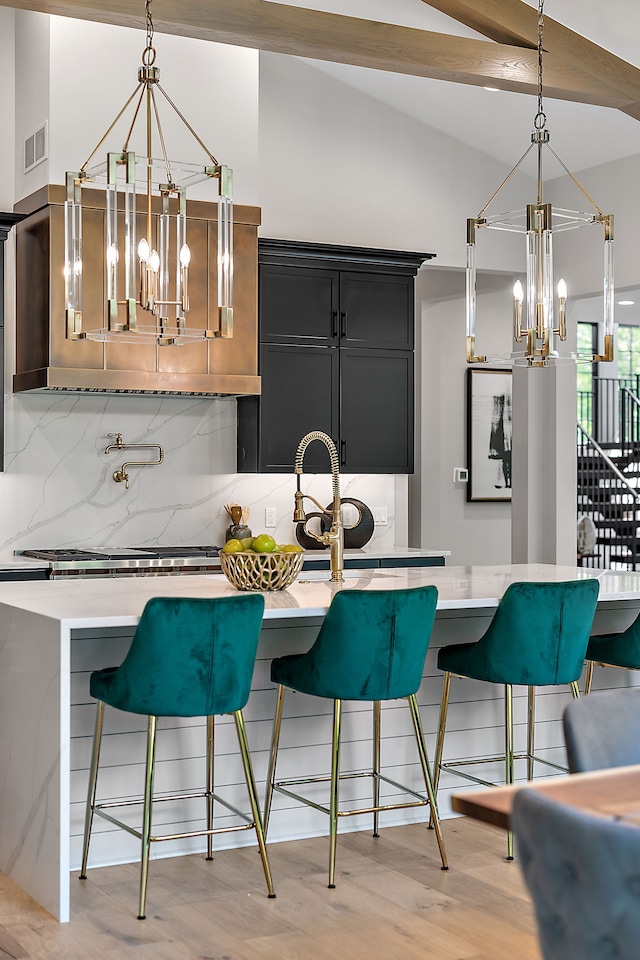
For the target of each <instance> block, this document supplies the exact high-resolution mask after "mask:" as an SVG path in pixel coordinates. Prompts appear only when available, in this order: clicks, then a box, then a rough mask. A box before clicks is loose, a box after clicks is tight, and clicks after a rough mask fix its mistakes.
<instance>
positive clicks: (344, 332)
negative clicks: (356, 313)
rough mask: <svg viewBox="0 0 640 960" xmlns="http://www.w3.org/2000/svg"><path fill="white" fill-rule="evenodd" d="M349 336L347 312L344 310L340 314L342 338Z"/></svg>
mask: <svg viewBox="0 0 640 960" xmlns="http://www.w3.org/2000/svg"><path fill="white" fill-rule="evenodd" d="M346 335H347V311H346V310H343V311H342V312H341V313H340V336H341V337H346Z"/></svg>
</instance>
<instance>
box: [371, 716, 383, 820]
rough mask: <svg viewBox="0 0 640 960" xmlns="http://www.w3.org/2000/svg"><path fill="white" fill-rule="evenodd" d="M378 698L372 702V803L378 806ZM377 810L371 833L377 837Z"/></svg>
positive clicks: (374, 814) (374, 813)
mask: <svg viewBox="0 0 640 960" xmlns="http://www.w3.org/2000/svg"><path fill="white" fill-rule="evenodd" d="M381 712H382V711H381V706H380V701H379V700H374V702H373V805H374V807H379V806H380V714H381ZM378 814H379V811H378V810H374V812H373V835H374V837H379V836H380V833H379V831H378Z"/></svg>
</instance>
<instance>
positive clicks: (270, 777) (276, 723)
mask: <svg viewBox="0 0 640 960" xmlns="http://www.w3.org/2000/svg"><path fill="white" fill-rule="evenodd" d="M283 704H284V687H283V686H282V684H279V685H278V695H277V699H276V713H275V716H274V718H273V733H272V735H271V753H270V755H269V769H268V771H267V784H266V790H265V796H264V815H263V821H262V822H263V824H264V834H265V837H266V835H267V833H268V831H269V817H270V816H271V801H272V799H273V785H274V783H275V779H276V763H277V760H278V744H279V742H280V727H281V725H282V706H283Z"/></svg>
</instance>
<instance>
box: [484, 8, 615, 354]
mask: <svg viewBox="0 0 640 960" xmlns="http://www.w3.org/2000/svg"><path fill="white" fill-rule="evenodd" d="M543 30H544V0H539V4H538V45H537V49H538V110H537V113H536V115H535V118H534V121H533V131H532V133H531V144H530V145H529V147H528V149H527V150H526V152H525V153H524V154H523V156H522V157H521V158H520V160H518V162H517V163H516V165H515V167H513V169H512V170H511V171H510V172H509V173H508V174H507V176H506V177H505V179H504V180H503V181H502V183H501V184H500V186H499V187H498V189H497V190H496V191H495V193H494V194H493V196H492V197H491V199H490V200H489V201H488V203H487V204H485V206H484V207H483V208H482V210H481V211H480V213H479V214H478V216H477V217H472V218H469V219H468V220H467V268H466V325H467V363H485V362H496V361H497V362H500V361H504V360H509V361H510V362H512V363H514V364H523V365H527V366H534V367H539V366H548V365H550V364H553V363H555V362H557V361H558V360H561V359H571V360H576V359H577V360H585V361H590V362H600V361H602V362H611V361H612V360H613V329H614V328H613V318H614V288H613V215H612V214H608V213H603V212H602V210H601V209H600V207H598V205H597V204H596V203H595V202H594V201H593V200H592V199H591V197H590V196H589V194H588V193H587V191H586V190H585V189H584V187H583V186H582V184H580V183H579V182H578V180H577V179H576V177H575V176H574V174H573V173H571V171H570V170H569V169H568V168H567V167H566V165H565V164H564V163H563V162H562V160H561V159H560V157H559V156H558V155H557V153H556V152H555V151H554V150H553V148H552V147H551V145H550V143H549V131H548V130H547V129H546V121H547V118H546V115H545V112H544V105H543V100H542V53H543V50H542V37H543ZM534 148H535V150H536V152H537V172H538V193H537V198H536V202H535V203H528V204H526V207H525V209H524V210H519V211H516V212H511V213H503V214H497V215H494V216H488V215H487V209H488V207H489V206H490V205H491V203H492V202H493V201H494V200H495V198H496V197H497V196H498V194H499V193H500V191H501V190H502V188H503V187H504V186H505V184H506V183H507V182H508V181H509V180H510V179H511V177H512V176H513V174H514V173H515V172H516V170H517V169H518V168H519V167H520V165H521V164H522V163H523V161H524V159H525V157H527V156H528V155H529V153H530V152H531V151H532V150H533V149H534ZM545 149H546V150H548V151H550V152H551V153H552V154H553V156H554V157H555V159H556V160H557V161H558V163H559V164H560V166H561V167H562V169H563V170H564V171H565V173H566V174H567V175H568V176H569V177H570V178H571V180H572V181H573V183H574V184H575V185H576V186H577V187H578V189H579V190H580V191H581V192H582V194H583V195H584V197H585V198H586V199H587V201H588V202H589V203H590V204H591V206H592V208H593V210H594V211H595V213H582V212H579V211H575V210H566V209H561V208H558V207H552V205H551V204H550V203H546V202H545V201H544V199H543V189H542V188H543V180H542V162H543V151H544V150H545ZM594 223H597V224H601V225H602V227H603V228H604V345H603V350H602V353H597V354H590V355H587V356H577V357H576V355H575V354H570V355H566V354H565V355H564V356H563V357H562V356H561V355H560V353H559V351H558V349H557V348H556V339H555V338H558V340H560V341H564V340H566V338H567V328H566V305H567V285H566V283H565V281H564V280H559V282H558V284H557V287H556V290H555V291H554V276H553V243H552V239H553V235H552V229H553V230H554V231H555V232H556V233H560V232H562V231H565V230H572V229H575V228H577V227H582V226H585V225H586V224H594ZM481 227H487V228H489V229H494V230H506V231H510V232H514V233H523V234H525V239H526V290H524V289H523V286H522V283H521V282H520V281H519V280H517V281H516V283H515V284H514V287H513V337H514V340H515V341H516V343H518V344H520V343H521V344H523V347H522V349H520V350H517V349H516V350H515V351H514V352H513V353H510V354H507V355H500V356H494V357H487V356H483V355H479V354H477V353H476V307H477V294H476V281H477V277H476V233H477V230H478V229H479V228H481ZM556 295H557V322H556V302H555V296H556Z"/></svg>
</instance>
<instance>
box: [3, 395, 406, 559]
mask: <svg viewBox="0 0 640 960" xmlns="http://www.w3.org/2000/svg"><path fill="white" fill-rule="evenodd" d="M5 402H6V410H5V431H6V435H5V472H4V473H0V503H2V505H3V506H2V509H1V510H0V553H2V554H5V555H7V554H10V553H12V552H13V551H14V550H16V549H21V548H27V547H32V548H34V547H35V548H49V547H59V546H68V547H82V546H99V545H110V546H137V545H144V544H149V545H151V544H164V545H169V544H171V545H178V544H191V543H194V544H195V543H214V544H219V543H222V542H224V534H225V530H226V528H227V526H228V524H229V518H228V517H227V514H226V511H225V509H224V505H225V504H226V503H230V502H234V501H235V502H237V503H240V504H242V505H243V506H249V507H250V508H251V516H250V518H249V526H250V527H252V529H253V532H254V533H257V532H260V531H263V530H264V529H265V522H264V521H265V507H275V510H276V518H277V526H276V527H275V529H274V530H270V531H269V532H271V533H273V535H274V536H275V538H276V540H278V541H279V542H290V541H295V533H294V524H293V523H292V520H291V516H292V511H293V494H294V491H295V479H294V476H293V474H291V475H285V474H268V475H266V474H237V473H235V472H234V471H235V462H236V404H235V401H234V400H226V399H222V400H220V399H207V398H202V397H191V398H189V397H161V396H157V397H155V396H149V397H147V396H129V395H122V396H106V395H103V394H81V393H39V394H38V393H34V394H18V395H10V396H8V397H6V398H5ZM313 428H314V424H309V429H310V430H311V429H313ZM109 433H121V434H122V437H123V440H124V442H125V443H154V444H155V443H159V444H161V445H162V446H163V448H164V454H165V457H164V462H163V463H162V464H160V465H157V466H144V467H131V468H129V470H128V472H129V476H130V484H129V489H128V490H127V489H125V485H124V483H115V482H114V481H113V479H112V474H113V471H114V470H115V469H116V468H119V467H120V466H121V465H122V463H123V462H124V461H125V460H129V461H130V460H147V459H155V457H156V451H154V450H126V451H123V452H122V453H119V452H117V451H112V452H111V453H109V454H108V455H105V452H104V451H105V448H106V446H107V444H108V443H110V442H112V441H110V440H109V439H108V436H107V435H108V434H109ZM341 481H342V483H341V487H342V489H341V493H342V496H350V497H355V498H357V499H360V500H362V501H364V502H365V503H366V504H367V505H368V506H369V507H371V509H373V508H374V507H384V508H386V510H387V519H388V522H387V525H386V526H382V525H379V526H376V529H375V531H374V535H373V538H372V540H371V545H375V546H376V547H380V548H384V549H386V548H391V547H393V546H395V545H399V546H401V545H404V543H406V534H404V535H403V531H406V525H407V524H406V516H404V517H399V518H398V521H399V522H398V523H396V517H395V512H396V503H397V502H400V503H401V504H402V503H404V502H405V499H406V498H405V497H404V491H405V489H406V478H396V477H393V476H386V475H384V476H344V477H342V478H341ZM397 485H400V487H401V489H400V496H399V497H398V490H397ZM303 489H304V491H305V492H306V493H310V494H312V495H313V496H315V497H316V498H317V499H318V500H319V501H320V502H321V503H329V502H330V501H331V493H332V491H331V479H330V476H329V468H328V461H327V474H326V475H315V476H312V475H308V476H305V478H304V481H303ZM310 508H312V507H311V505H310ZM313 509H315V508H313ZM399 533H400V537H401V539H397V535H398V534H399Z"/></svg>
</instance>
